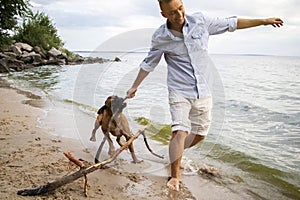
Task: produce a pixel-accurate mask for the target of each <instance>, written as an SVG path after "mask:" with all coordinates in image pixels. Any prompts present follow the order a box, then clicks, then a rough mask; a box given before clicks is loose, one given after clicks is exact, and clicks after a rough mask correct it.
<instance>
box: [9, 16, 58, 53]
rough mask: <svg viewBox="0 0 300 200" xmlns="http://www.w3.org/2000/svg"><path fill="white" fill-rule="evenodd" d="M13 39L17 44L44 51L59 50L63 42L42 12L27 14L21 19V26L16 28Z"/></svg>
mask: <svg viewBox="0 0 300 200" xmlns="http://www.w3.org/2000/svg"><path fill="white" fill-rule="evenodd" d="M14 39H15V40H16V41H19V42H24V43H28V44H30V45H31V46H39V47H41V48H43V49H45V50H49V49H51V48H52V47H55V48H57V49H60V48H62V47H63V45H64V44H63V42H62V40H61V39H60V37H59V36H58V33H57V29H56V27H55V26H54V25H53V23H52V21H51V20H50V18H49V17H48V16H47V15H46V14H44V13H43V12H37V13H35V14H34V13H33V12H32V11H31V12H30V13H29V15H28V16H27V17H25V18H24V19H23V24H22V26H20V27H19V28H17V31H16V35H15V36H14Z"/></svg>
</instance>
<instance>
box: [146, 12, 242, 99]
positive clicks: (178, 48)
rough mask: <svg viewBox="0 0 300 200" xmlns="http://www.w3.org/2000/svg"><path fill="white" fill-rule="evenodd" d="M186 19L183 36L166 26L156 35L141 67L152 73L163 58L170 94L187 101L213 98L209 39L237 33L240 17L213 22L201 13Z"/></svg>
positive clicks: (158, 30)
mask: <svg viewBox="0 0 300 200" xmlns="http://www.w3.org/2000/svg"><path fill="white" fill-rule="evenodd" d="M185 19H186V20H185V24H184V26H183V30H182V31H183V34H182V36H180V35H178V34H173V33H174V32H173V33H172V32H171V31H170V30H169V29H168V27H167V23H166V24H163V25H162V26H160V27H159V28H158V29H157V30H156V31H155V32H154V34H153V36H152V43H151V49H150V51H149V53H148V55H147V57H146V58H145V59H144V60H143V62H142V63H141V65H140V67H141V68H142V69H143V70H145V71H147V72H151V71H153V70H154V68H155V67H156V66H157V65H158V63H159V61H160V59H161V57H162V55H164V58H165V60H166V63H167V67H168V76H167V85H168V89H169V90H172V91H175V92H176V93H179V94H181V95H183V96H184V97H186V98H199V97H203V96H210V95H211V93H210V89H209V84H211V83H210V82H211V81H212V79H213V77H212V76H213V75H212V74H211V70H210V69H209V64H208V63H209V58H208V55H207V49H208V38H209V36H210V35H215V34H220V33H224V32H226V31H231V32H232V31H234V30H236V28H237V17H229V18H210V17H207V16H205V15H203V14H202V13H200V12H199V13H195V14H193V15H186V17H185ZM175 35H176V36H175Z"/></svg>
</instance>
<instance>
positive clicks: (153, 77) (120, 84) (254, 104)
mask: <svg viewBox="0 0 300 200" xmlns="http://www.w3.org/2000/svg"><path fill="white" fill-rule="evenodd" d="M82 54H83V53H82ZM83 55H85V56H86V55H91V56H94V55H93V54H92V53H91V52H88V53H86V54H83ZM96 55H97V56H101V57H104V58H111V59H113V58H114V57H115V56H118V57H119V58H121V60H122V61H121V62H106V63H97V64H88V65H74V66H61V67H57V66H43V67H38V68H33V69H29V70H26V71H22V72H15V73H11V74H7V75H2V78H4V79H6V80H7V81H8V82H9V83H10V84H11V85H12V86H14V87H18V88H21V89H24V90H27V91H30V92H32V93H34V94H38V95H40V96H42V97H43V99H45V102H46V104H45V106H44V107H43V109H45V111H46V113H47V115H46V117H45V118H44V119H42V120H41V123H42V124H43V126H45V127H48V128H49V129H51V130H50V131H51V132H52V133H53V134H56V135H59V136H63V137H71V138H77V139H79V140H81V142H82V145H83V147H84V148H86V149H89V151H90V152H91V154H92V155H94V153H95V152H96V150H97V147H98V145H99V143H93V144H92V143H91V142H90V141H89V137H90V132H91V130H92V128H93V123H94V119H95V116H96V111H97V109H98V108H99V107H100V106H102V105H103V104H104V101H105V99H106V98H107V97H108V96H110V95H118V96H120V97H125V95H126V91H127V90H128V89H129V88H130V86H131V84H132V82H133V81H134V79H135V77H136V75H137V73H138V70H139V67H138V65H139V63H140V62H141V61H142V60H143V58H144V57H145V56H146V53H143V52H140V53H134V52H130V53H121V52H117V53H112V52H110V53H105V52H101V54H99V52H98V53H97V54H96ZM211 60H212V63H213V65H214V67H215V68H216V69H217V72H216V74H215V75H216V76H217V78H218V80H219V81H220V83H221V87H219V91H218V94H223V95H221V96H222V97H221V98H219V99H218V101H215V102H214V116H215V120H214V119H213V124H212V125H213V126H212V128H211V129H210V133H209V135H208V137H207V139H206V140H205V141H204V142H202V143H200V144H199V145H198V146H197V147H195V148H192V149H189V150H187V151H186V152H185V154H184V157H185V158H187V159H188V160H189V161H190V160H192V162H193V163H194V165H198V166H201V165H202V164H205V165H211V166H214V167H216V168H219V169H220V171H221V172H220V173H221V177H222V178H219V179H216V180H215V181H217V182H219V183H220V184H223V185H225V186H226V187H228V188H231V189H233V190H234V191H238V192H239V193H243V192H245V193H247V194H250V195H251V196H253V198H254V199H299V198H300V109H299V108H300V77H299V76H300V57H275V56H262V55H211ZM166 76H167V71H166V66H165V63H164V62H161V63H160V64H159V65H158V67H157V69H156V70H155V71H154V72H152V73H150V74H149V76H148V77H147V78H146V79H145V81H144V82H143V83H142V85H141V86H140V87H139V89H138V91H137V93H136V97H135V98H133V99H128V100H127V101H126V102H127V107H126V109H125V110H124V113H125V115H126V116H127V118H128V119H129V122H130V125H131V128H132V132H133V133H134V132H136V131H137V130H138V129H139V128H140V125H139V124H138V123H136V121H135V120H136V118H140V117H144V118H146V119H148V120H151V121H153V123H156V124H159V125H161V127H164V126H165V125H168V124H170V114H169V105H168V90H167V87H166ZM214 122H216V123H215V124H214ZM158 127H160V126H158ZM158 129H159V128H158ZM159 131H160V130H157V133H158V132H159ZM98 132H101V131H100V130H99V131H98ZM157 133H155V131H153V132H152V133H149V134H150V135H151V136H154V135H157ZM159 133H161V134H166V135H159V139H157V137H151V138H152V141H151V142H152V145H155V150H157V151H159V153H161V154H165V155H166V156H167V155H168V152H167V143H168V140H169V136H170V135H169V134H170V133H166V132H159ZM97 137H98V141H99V140H101V138H102V134H98V136H97ZM136 143H138V142H136ZM141 146H143V145H138V150H137V153H138V157H142V158H143V159H144V160H147V159H148V160H149V161H150V160H151V159H152V158H151V156H149V154H147V152H146V151H145V150H144V149H143V148H142V147H141ZM128 158H129V157H128ZM129 159H130V158H129ZM152 161H153V160H152ZM154 161H155V162H158V163H159V162H161V163H163V165H167V163H168V162H167V161H160V160H159V159H158V160H155V159H154ZM147 170H148V172H149V173H152V172H153V173H155V170H158V169H156V168H155V167H149V168H148V169H145V171H147Z"/></svg>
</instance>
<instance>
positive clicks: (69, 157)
mask: <svg viewBox="0 0 300 200" xmlns="http://www.w3.org/2000/svg"><path fill="white" fill-rule="evenodd" d="M64 155H65V156H66V157H67V158H68V159H69V160H70V161H71V162H73V163H75V165H77V166H78V167H80V168H83V167H85V165H84V163H83V162H81V161H80V160H78V159H76V158H74V157H73V156H72V154H71V153H70V152H65V153H64Z"/></svg>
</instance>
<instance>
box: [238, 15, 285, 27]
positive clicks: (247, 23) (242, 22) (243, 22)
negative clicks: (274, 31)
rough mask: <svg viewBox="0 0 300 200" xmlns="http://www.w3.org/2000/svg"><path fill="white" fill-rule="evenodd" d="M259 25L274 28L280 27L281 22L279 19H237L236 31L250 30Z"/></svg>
mask: <svg viewBox="0 0 300 200" xmlns="http://www.w3.org/2000/svg"><path fill="white" fill-rule="evenodd" d="M261 25H272V26H274V27H281V26H282V25H283V21H282V20H281V19H280V18H276V17H273V18H266V19H243V18H238V22H237V29H244V28H251V27H255V26H261Z"/></svg>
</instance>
